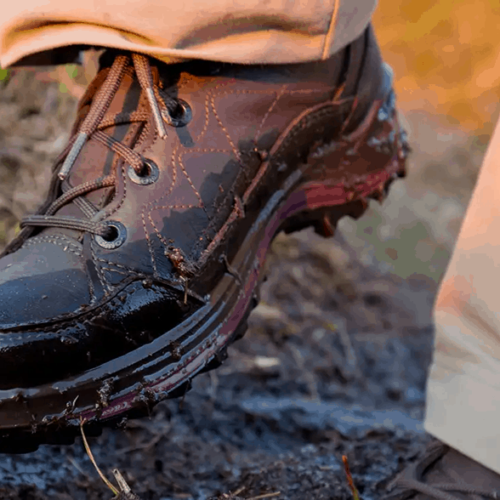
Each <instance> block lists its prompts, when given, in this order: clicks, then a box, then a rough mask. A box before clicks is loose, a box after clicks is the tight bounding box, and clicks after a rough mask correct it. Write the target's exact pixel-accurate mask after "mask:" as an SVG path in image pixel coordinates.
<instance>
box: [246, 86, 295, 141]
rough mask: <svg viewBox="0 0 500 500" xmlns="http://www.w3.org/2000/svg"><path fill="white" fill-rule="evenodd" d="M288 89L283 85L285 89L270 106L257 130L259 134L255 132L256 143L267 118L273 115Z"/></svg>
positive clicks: (282, 88) (282, 89)
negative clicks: (272, 112)
mask: <svg viewBox="0 0 500 500" xmlns="http://www.w3.org/2000/svg"><path fill="white" fill-rule="evenodd" d="M286 88H287V85H283V87H281V90H280V91H279V92H276V98H275V99H274V101H273V102H272V103H271V105H270V106H269V108H268V110H267V111H266V113H265V115H264V117H263V118H262V121H261V122H260V125H259V127H258V128H257V132H255V136H254V138H253V140H254V142H255V143H257V139H258V138H259V135H260V133H261V131H262V127H263V126H264V123H265V122H266V120H267V117H268V116H269V115H270V114H271V111H272V110H273V109H274V108H275V107H276V104H278V101H279V100H280V99H281V96H282V95H283V94H284V93H285V91H286ZM255 149H257V148H255Z"/></svg>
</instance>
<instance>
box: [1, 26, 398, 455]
mask: <svg viewBox="0 0 500 500" xmlns="http://www.w3.org/2000/svg"><path fill="white" fill-rule="evenodd" d="M391 86H392V77H391V72H390V70H389V69H388V67H387V66H385V65H384V64H383V63H382V61H381V58H380V54H379V50H378V47H377V45H376V42H375V39H374V36H373V33H372V30H371V28H369V29H367V30H366V32H365V33H364V34H363V35H362V36H361V37H360V38H359V39H357V40H356V41H354V42H353V43H352V44H351V45H350V46H349V47H347V48H346V49H345V50H343V51H342V52H340V53H338V54H336V55H335V56H333V57H332V58H330V59H328V60H325V61H321V62H314V63H308V64H295V65H280V66H263V65H258V66H242V65H234V64H221V63H213V62H203V61H191V62H186V63H182V64H175V65H164V64H162V63H160V62H158V61H155V60H152V59H148V58H147V57H145V56H141V55H138V54H128V53H119V52H114V51H107V52H106V53H105V55H104V57H103V58H102V61H101V70H100V72H99V73H98V75H97V77H96V78H95V80H94V82H93V83H92V84H91V85H90V87H89V89H88V91H87V92H86V95H85V96H84V97H83V99H82V101H81V103H80V107H79V112H78V118H77V120H76V123H75V126H74V130H73V134H72V137H71V140H70V142H69V144H68V146H67V147H66V149H65V150H64V152H63V153H62V155H61V157H60V160H59V161H58V162H57V163H56V165H55V167H54V175H53V179H52V184H51V188H50V192H49V194H48V197H47V201H46V202H45V203H44V204H43V206H42V207H40V209H39V210H38V212H37V214H35V215H31V216H27V217H25V218H24V220H23V223H22V226H23V230H22V231H21V233H20V234H19V236H18V237H17V238H16V240H15V241H13V242H12V243H11V244H10V246H9V247H8V249H7V250H6V252H5V254H4V256H3V257H2V258H1V259H0V270H1V274H0V306H1V307H0V448H3V449H15V450H21V449H23V448H24V449H31V448H34V447H36V446H37V445H38V444H39V443H41V442H54V441H62V442H64V441H65V440H71V439H72V437H73V434H74V432H75V429H76V430H77V428H78V425H79V423H80V421H81V420H82V419H83V420H85V421H86V422H88V424H87V426H90V427H92V423H97V424H100V423H101V422H109V421H118V420H119V419H121V417H123V416H124V415H127V414H128V415H130V414H142V413H145V412H147V411H148V408H149V407H150V406H151V405H153V404H154V403H156V402H157V401H159V400H161V399H163V398H166V397H171V396H175V395H179V394H183V393H184V392H185V391H186V389H187V387H188V386H189V383H190V380H191V379H192V377H193V376H194V375H196V374H197V373H199V372H201V371H203V370H207V369H210V368H213V367H216V366H218V365H219V364H220V362H221V360H222V359H224V355H225V350H226V347H227V345H228V344H230V343H231V342H232V341H233V340H235V339H236V338H238V337H240V336H241V335H242V334H243V333H244V331H245V328H246V318H247V317H248V314H249V313H250V311H251V309H252V307H254V306H255V305H256V302H257V300H256V291H257V288H258V286H259V282H260V280H261V278H262V276H261V271H260V270H261V266H262V264H263V261H264V259H265V255H266V251H267V249H268V248H269V245H270V243H271V240H272V239H273V237H274V236H275V235H276V234H277V233H278V232H279V231H281V230H285V231H287V232H290V231H295V230H298V229H301V228H303V227H306V226H313V227H314V228H315V229H316V231H318V232H319V233H321V234H323V235H325V236H331V235H332V234H333V230H334V227H335V224H336V222H337V220H338V219H339V218H340V217H342V216H344V215H352V216H359V215H360V214H361V213H363V211H364V210H365V208H366V206H367V198H369V197H375V198H377V199H381V198H382V197H383V196H384V192H385V189H386V188H387V186H388V185H389V183H390V182H391V181H392V180H393V179H394V178H395V177H397V176H401V175H403V170H404V160H405V156H406V151H407V149H406V145H405V140H404V137H403V133H402V131H401V130H400V128H399V126H398V123H397V118H396V114H395V99H394V94H393V92H392V90H391Z"/></svg>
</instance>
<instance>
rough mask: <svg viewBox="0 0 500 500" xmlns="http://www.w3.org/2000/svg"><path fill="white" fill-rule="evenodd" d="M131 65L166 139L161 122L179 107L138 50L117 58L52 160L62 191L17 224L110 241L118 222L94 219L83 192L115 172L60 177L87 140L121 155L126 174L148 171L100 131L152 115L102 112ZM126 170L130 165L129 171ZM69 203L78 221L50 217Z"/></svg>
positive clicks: (171, 119)
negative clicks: (72, 179)
mask: <svg viewBox="0 0 500 500" xmlns="http://www.w3.org/2000/svg"><path fill="white" fill-rule="evenodd" d="M131 65H132V68H133V70H134V71H135V75H136V77H137V79H138V81H139V84H140V86H141V89H142V91H143V92H144V94H145V96H146V98H147V101H148V104H149V107H150V110H151V112H152V115H153V119H154V123H155V127H156V129H157V131H158V135H159V136H160V138H162V139H165V138H166V137H167V130H166V127H165V122H167V123H168V124H171V125H176V121H175V120H176V117H177V116H178V115H179V112H180V111H182V105H181V103H180V101H179V100H178V99H173V98H171V97H168V96H165V95H163V96H161V97H160V95H159V88H158V87H157V86H156V85H155V84H154V80H153V75H152V71H151V66H150V62H149V59H148V58H147V57H146V56H143V55H140V54H130V55H118V56H116V57H115V59H114V61H113V64H112V66H111V68H110V69H109V72H108V75H107V77H106V79H105V80H104V82H103V84H102V85H101V87H100V88H99V90H98V91H97V92H96V94H95V97H94V98H93V99H92V103H91V106H90V110H89V112H88V114H87V115H86V116H85V118H84V119H83V121H82V123H81V125H80V126H79V127H78V129H77V130H76V131H75V132H74V134H73V135H72V137H71V139H70V141H69V143H68V145H67V147H66V148H65V150H64V151H63V152H62V153H61V155H60V156H59V158H58V159H57V160H56V169H57V167H59V165H60V164H61V162H62V166H61V167H60V168H59V170H58V172H57V177H58V179H57V180H59V181H60V182H58V184H60V189H61V191H62V194H61V195H60V196H59V197H58V198H57V199H55V201H53V202H52V203H51V204H50V205H49V206H48V207H46V208H45V209H44V210H40V211H39V214H37V215H29V216H25V217H23V219H22V220H21V227H22V228H26V229H28V228H29V227H35V226H39V227H55V228H65V229H73V230H76V231H82V232H88V233H91V234H94V235H96V236H98V237H101V238H103V239H104V240H112V239H114V238H115V237H116V229H117V223H110V222H103V221H97V220H93V219H95V217H96V214H97V213H98V212H99V210H98V209H97V208H96V207H95V206H94V205H93V204H91V203H90V202H89V201H88V200H86V199H85V198H82V196H83V195H86V194H88V193H90V192H91V191H94V190H97V189H101V188H106V187H113V186H114V185H115V182H116V173H115V172H112V173H111V174H109V175H105V176H102V177H99V178H98V179H95V180H91V181H88V182H84V183H82V184H80V185H78V186H75V187H70V186H69V185H68V183H67V182H64V181H65V180H66V179H67V177H68V175H69V174H70V172H71V169H72V167H73V165H74V164H75V161H76V159H77V157H78V155H79V153H80V152H81V150H82V148H83V146H84V145H85V144H86V143H87V141H89V140H90V139H91V138H92V139H93V140H96V141H98V142H99V143H101V144H103V145H104V146H106V147H107V148H109V149H110V150H111V151H113V152H114V153H115V154H117V155H118V156H119V157H121V158H122V159H123V160H124V161H125V162H126V163H127V164H128V165H129V172H130V173H131V175H134V174H135V176H137V177H144V174H145V173H147V172H148V170H149V171H150V170H151V167H152V165H151V162H149V161H147V160H146V159H144V158H143V157H142V156H141V155H140V154H139V153H137V152H136V151H134V150H132V149H131V148H129V147H127V146H125V145H124V144H122V143H120V142H119V141H117V140H116V139H114V138H113V137H111V136H109V135H107V134H105V133H104V132H103V129H105V128H108V127H111V126H114V125H118V124H126V123H134V122H143V123H147V122H148V121H149V119H150V116H151V115H150V114H149V113H147V112H144V111H142V112H140V111H133V112H131V113H119V114H115V115H112V116H106V112H107V111H108V109H109V106H110V104H111V102H112V100H113V98H114V96H115V94H116V92H117V91H118V88H119V87H120V84H121V81H122V79H123V76H124V74H125V71H126V70H127V68H129V67H130V66H131ZM130 169H132V171H131V170H130ZM57 180H56V181H57ZM61 191H60V192H61ZM70 202H74V203H75V204H76V205H77V206H78V208H79V209H80V211H81V212H82V213H83V215H84V217H83V218H81V219H79V218H76V217H67V216H56V215H55V213H56V212H57V211H58V210H59V209H60V208H61V207H62V206H63V205H66V204H67V203H70ZM40 212H42V213H40ZM28 230H29V229H28ZM23 231H24V230H23ZM19 236H21V235H19ZM26 236H27V235H26ZM101 241H102V240H101Z"/></svg>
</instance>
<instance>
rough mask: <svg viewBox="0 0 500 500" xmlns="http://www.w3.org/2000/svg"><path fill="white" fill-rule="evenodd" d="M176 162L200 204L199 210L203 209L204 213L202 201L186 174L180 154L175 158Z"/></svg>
mask: <svg viewBox="0 0 500 500" xmlns="http://www.w3.org/2000/svg"><path fill="white" fill-rule="evenodd" d="M177 160H178V162H179V166H180V167H181V170H182V172H183V174H184V175H185V176H186V179H187V181H188V182H189V185H190V186H191V188H192V189H193V191H194V194H195V195H196V197H197V198H198V201H199V202H200V204H199V206H200V208H203V210H204V211H205V213H206V210H205V206H204V205H203V200H202V199H201V196H200V193H199V192H198V190H197V189H196V187H195V185H194V184H193V181H192V180H191V177H190V176H189V174H188V173H187V170H186V166H185V165H184V162H183V161H182V153H180V154H179V155H178V156H177Z"/></svg>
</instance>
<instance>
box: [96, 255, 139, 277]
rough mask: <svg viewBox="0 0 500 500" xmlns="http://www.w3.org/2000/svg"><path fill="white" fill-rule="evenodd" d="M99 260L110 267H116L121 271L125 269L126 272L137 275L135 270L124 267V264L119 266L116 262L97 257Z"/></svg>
mask: <svg viewBox="0 0 500 500" xmlns="http://www.w3.org/2000/svg"><path fill="white" fill-rule="evenodd" d="M97 260H98V261H99V262H103V263H104V264H109V265H110V266H115V267H119V268H120V269H124V270H125V271H130V272H131V273H135V272H136V271H134V270H133V269H131V268H129V267H127V266H124V265H122V264H117V263H116V262H112V261H110V260H106V259H102V258H100V257H97Z"/></svg>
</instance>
